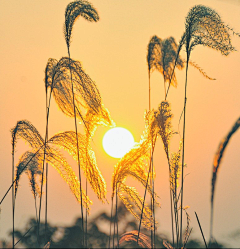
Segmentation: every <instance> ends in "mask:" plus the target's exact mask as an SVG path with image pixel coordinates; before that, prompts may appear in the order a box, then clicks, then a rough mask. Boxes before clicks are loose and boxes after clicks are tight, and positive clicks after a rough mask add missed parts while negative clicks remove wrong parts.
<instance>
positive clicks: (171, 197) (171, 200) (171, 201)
mask: <svg viewBox="0 0 240 249" xmlns="http://www.w3.org/2000/svg"><path fill="white" fill-rule="evenodd" d="M167 161H168V168H169V182H170V181H171V168H170V161H169V155H168V154H167ZM170 184H171V183H170ZM169 190H170V192H169V193H170V205H171V208H170V209H171V223H172V241H173V245H174V244H175V237H174V225H173V202H174V200H173V194H172V190H171V185H170V188H169Z"/></svg>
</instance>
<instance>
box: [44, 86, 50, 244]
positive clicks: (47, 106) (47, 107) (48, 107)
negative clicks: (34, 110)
mask: <svg viewBox="0 0 240 249" xmlns="http://www.w3.org/2000/svg"><path fill="white" fill-rule="evenodd" d="M50 97H51V94H50ZM48 109H50V102H49V105H48V103H47V91H46V124H47V125H48V115H47V113H48ZM46 132H47V133H46V137H47V141H48V129H46ZM45 204H46V206H45V241H48V239H47V205H48V163H46V203H45Z"/></svg>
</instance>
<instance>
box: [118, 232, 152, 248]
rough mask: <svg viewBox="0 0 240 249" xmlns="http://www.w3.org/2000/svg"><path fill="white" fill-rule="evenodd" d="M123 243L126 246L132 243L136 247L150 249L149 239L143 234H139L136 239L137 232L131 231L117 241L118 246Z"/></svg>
mask: <svg viewBox="0 0 240 249" xmlns="http://www.w3.org/2000/svg"><path fill="white" fill-rule="evenodd" d="M137 241H138V244H137ZM124 243H127V244H129V243H132V244H133V245H134V246H136V247H142V248H151V239H150V238H149V237H148V236H147V235H145V234H144V233H139V238H138V231H137V230H133V231H130V232H126V233H124V234H122V235H121V237H120V239H119V245H122V244H124Z"/></svg>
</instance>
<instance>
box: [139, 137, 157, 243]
mask: <svg viewBox="0 0 240 249" xmlns="http://www.w3.org/2000/svg"><path fill="white" fill-rule="evenodd" d="M155 142H156V138H155V140H154V144H155ZM152 148H153V149H152V155H151V158H152V157H153V152H154V148H155V147H154V146H153V147H152ZM151 168H152V160H150V163H149V170H148V176H147V182H146V185H145V191H144V197H143V204H142V210H141V216H140V222H139V227H138V235H137V245H138V240H139V235H140V230H141V225H142V216H143V210H144V205H145V201H146V195H147V186H148V181H149V176H150V172H151ZM153 195H154V193H153Z"/></svg>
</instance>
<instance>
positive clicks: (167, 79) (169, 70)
mask: <svg viewBox="0 0 240 249" xmlns="http://www.w3.org/2000/svg"><path fill="white" fill-rule="evenodd" d="M177 55H178V45H177V43H176V41H175V39H174V38H173V37H168V38H166V39H164V40H162V39H160V38H158V37H157V36H153V37H152V38H151V39H150V42H149V44H148V54H147V62H148V75H149V99H150V73H151V72H153V71H154V70H157V71H158V72H160V73H161V74H162V75H163V79H164V91H165V98H166V94H167V93H166V84H167V83H168V84H169V86H170V84H171V85H172V86H174V87H177V78H176V75H175V72H174V69H175V67H177V68H178V69H180V70H181V69H183V67H184V61H183V60H182V59H181V57H180V56H179V55H178V56H177ZM149 106H150V104H149Z"/></svg>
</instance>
